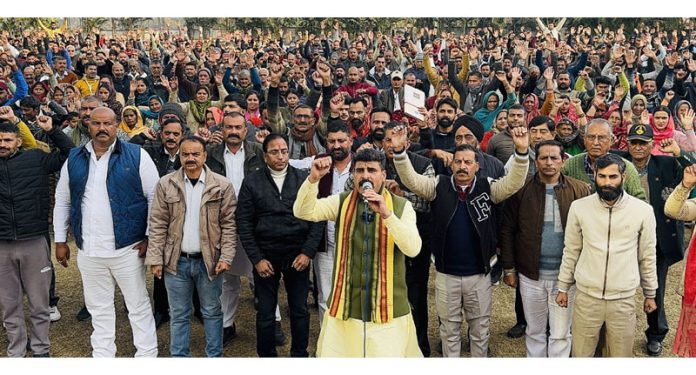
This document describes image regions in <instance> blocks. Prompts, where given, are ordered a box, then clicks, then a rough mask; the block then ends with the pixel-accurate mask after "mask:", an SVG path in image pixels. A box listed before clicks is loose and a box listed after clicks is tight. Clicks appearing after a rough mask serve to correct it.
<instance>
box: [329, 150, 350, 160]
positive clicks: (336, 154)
mask: <svg viewBox="0 0 696 375" xmlns="http://www.w3.org/2000/svg"><path fill="white" fill-rule="evenodd" d="M349 154H350V151H348V150H344V149H342V148H337V149H333V150H331V158H332V159H333V160H336V161H343V160H346V158H347V157H348V155H349Z"/></svg>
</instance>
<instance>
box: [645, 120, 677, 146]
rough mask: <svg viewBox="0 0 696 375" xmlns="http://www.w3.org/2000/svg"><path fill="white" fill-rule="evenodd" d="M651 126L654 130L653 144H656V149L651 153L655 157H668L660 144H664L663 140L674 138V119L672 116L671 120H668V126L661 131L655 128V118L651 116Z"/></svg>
mask: <svg viewBox="0 0 696 375" xmlns="http://www.w3.org/2000/svg"><path fill="white" fill-rule="evenodd" d="M650 126H651V127H652V130H653V142H654V147H653V150H652V152H651V154H653V155H667V154H665V153H664V152H662V151H660V142H662V140H663V139H668V138H674V133H675V130H674V120H673V119H672V116H669V120H667V126H665V128H664V129H662V130H659V129H658V128H657V126H655V120H653V116H652V115H650Z"/></svg>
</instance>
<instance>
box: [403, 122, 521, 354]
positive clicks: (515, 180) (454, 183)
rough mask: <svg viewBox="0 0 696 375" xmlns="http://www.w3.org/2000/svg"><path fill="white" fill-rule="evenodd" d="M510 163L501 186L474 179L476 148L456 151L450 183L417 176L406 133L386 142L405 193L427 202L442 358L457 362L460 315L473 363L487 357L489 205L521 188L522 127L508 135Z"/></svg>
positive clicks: (491, 251)
mask: <svg viewBox="0 0 696 375" xmlns="http://www.w3.org/2000/svg"><path fill="white" fill-rule="evenodd" d="M511 135H512V138H513V141H514V144H515V154H516V156H517V157H516V158H515V163H514V164H513V168H512V170H511V171H510V174H508V175H507V176H505V177H503V178H502V179H500V180H495V181H494V180H492V179H483V178H476V172H477V171H478V168H479V163H478V157H477V152H476V148H474V147H472V146H470V145H468V144H466V145H461V146H457V148H455V152H454V158H453V160H452V164H451V166H450V167H451V168H452V171H453V175H452V177H447V176H442V175H440V176H437V177H426V176H421V175H419V174H417V173H416V172H415V171H414V169H413V166H412V165H411V163H410V162H409V160H408V157H407V155H406V153H405V152H404V151H405V148H406V130H405V129H400V130H399V131H395V134H394V136H393V137H392V139H391V142H392V147H394V153H395V157H394V164H395V166H396V170H397V172H398V174H399V177H400V178H401V181H402V182H403V184H404V185H406V187H407V188H408V189H409V190H411V191H413V192H414V193H416V194H418V195H420V196H421V197H423V198H425V199H427V200H429V201H431V203H430V204H431V205H430V209H431V214H432V218H433V222H432V228H433V234H432V241H431V243H432V247H431V250H432V252H433V255H434V257H435V269H436V271H437V272H436V276H435V290H436V308H437V312H438V316H439V318H440V337H441V338H442V351H443V353H442V354H443V356H445V357H459V356H460V351H461V337H460V331H461V323H462V315H463V314H466V319H467V323H468V325H469V341H470V343H471V356H472V357H486V356H487V355H488V339H489V337H490V315H491V305H492V304H491V299H492V294H493V286H492V283H491V277H490V275H489V273H490V271H491V268H492V267H493V266H494V265H495V264H496V263H497V261H498V259H497V255H496V238H497V236H496V233H497V231H498V229H497V226H498V222H499V221H498V220H497V218H496V210H495V209H494V205H495V204H497V203H500V202H502V201H503V200H505V199H506V198H508V197H509V196H511V195H512V194H514V193H515V192H516V191H517V190H519V189H520V188H521V187H522V186H523V185H524V181H525V178H526V176H527V168H528V167H529V165H528V164H529V158H528V157H527V152H528V147H529V138H528V136H527V129H526V128H525V127H518V128H515V129H513V130H512V131H511Z"/></svg>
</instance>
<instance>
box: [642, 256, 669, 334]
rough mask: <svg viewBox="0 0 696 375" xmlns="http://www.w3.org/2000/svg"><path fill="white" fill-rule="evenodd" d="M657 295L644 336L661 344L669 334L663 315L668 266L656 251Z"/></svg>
mask: <svg viewBox="0 0 696 375" xmlns="http://www.w3.org/2000/svg"><path fill="white" fill-rule="evenodd" d="M655 265H656V267H657V294H656V295H655V303H656V304H657V309H656V310H655V311H653V312H651V313H650V314H647V318H648V319H647V320H648V329H646V330H645V336H646V337H647V339H648V341H658V342H662V340H664V339H665V336H667V332H669V326H668V325H667V315H666V314H665V287H666V282H667V271H669V265H668V264H667V261H666V260H665V257H664V256H663V255H662V254H661V252H660V251H659V249H658V251H657V261H656V264H655Z"/></svg>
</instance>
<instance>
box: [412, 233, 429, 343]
mask: <svg viewBox="0 0 696 375" xmlns="http://www.w3.org/2000/svg"><path fill="white" fill-rule="evenodd" d="M429 277H430V249H429V248H428V247H427V246H423V247H422V248H421V252H420V253H418V255H417V256H416V257H415V258H408V257H407V258H406V286H407V287H408V303H409V304H410V305H411V314H412V315H413V322H414V323H415V325H416V337H417V338H418V347H420V350H421V352H422V353H423V356H424V357H430V342H429V341H428V278H429Z"/></svg>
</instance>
